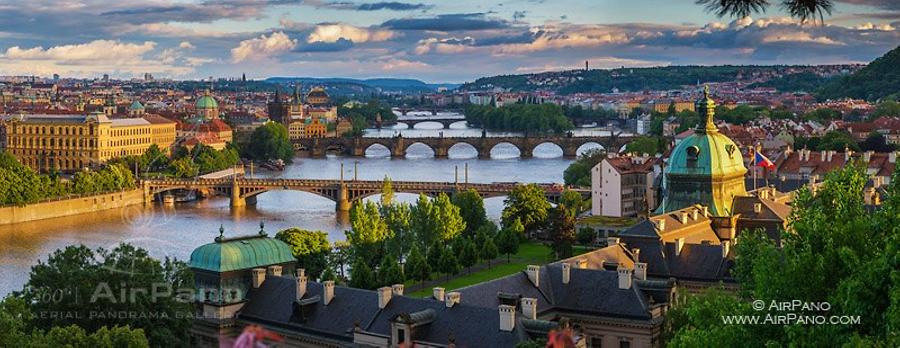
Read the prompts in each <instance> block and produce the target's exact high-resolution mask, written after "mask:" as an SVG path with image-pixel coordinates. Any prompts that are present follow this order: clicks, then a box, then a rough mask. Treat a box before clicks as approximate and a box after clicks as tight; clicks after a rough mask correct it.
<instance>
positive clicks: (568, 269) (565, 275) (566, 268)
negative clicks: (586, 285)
mask: <svg viewBox="0 0 900 348" xmlns="http://www.w3.org/2000/svg"><path fill="white" fill-rule="evenodd" d="M571 274H572V265H570V264H569V263H566V262H563V264H562V282H563V284H569V277H570V276H571Z"/></svg>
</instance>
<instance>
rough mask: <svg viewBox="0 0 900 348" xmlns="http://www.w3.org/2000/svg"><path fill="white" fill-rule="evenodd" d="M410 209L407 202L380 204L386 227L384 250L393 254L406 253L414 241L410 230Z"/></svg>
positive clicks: (401, 255)
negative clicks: (386, 234)
mask: <svg viewBox="0 0 900 348" xmlns="http://www.w3.org/2000/svg"><path fill="white" fill-rule="evenodd" d="M411 214H412V212H411V209H410V206H409V204H407V203H401V204H391V205H387V206H385V205H382V206H381V215H382V219H384V223H385V224H386V225H387V228H388V237H387V240H385V251H387V252H389V253H392V254H394V255H400V257H401V258H402V257H403V255H406V252H407V251H408V250H409V249H410V247H411V245H412V242H413V241H414V237H415V236H414V235H413V233H412V231H411V223H412V222H411V219H412V218H411Z"/></svg>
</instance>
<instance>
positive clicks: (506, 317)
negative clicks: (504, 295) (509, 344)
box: [498, 305, 516, 332]
mask: <svg viewBox="0 0 900 348" xmlns="http://www.w3.org/2000/svg"><path fill="white" fill-rule="evenodd" d="M498 310H499V311H500V331H507V332H509V331H512V330H513V329H515V328H516V307H515V306H510V305H500V307H498Z"/></svg>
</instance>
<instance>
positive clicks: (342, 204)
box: [335, 184, 353, 212]
mask: <svg viewBox="0 0 900 348" xmlns="http://www.w3.org/2000/svg"><path fill="white" fill-rule="evenodd" d="M352 207H353V204H352V203H350V192H349V191H348V190H347V184H341V188H340V189H339V190H338V199H337V204H336V207H335V210H337V211H339V212H349V211H350V208H352Z"/></svg>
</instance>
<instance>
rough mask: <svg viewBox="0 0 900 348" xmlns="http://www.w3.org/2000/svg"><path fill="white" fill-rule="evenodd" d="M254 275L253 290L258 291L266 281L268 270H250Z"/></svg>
mask: <svg viewBox="0 0 900 348" xmlns="http://www.w3.org/2000/svg"><path fill="white" fill-rule="evenodd" d="M250 272H251V274H252V278H251V281H252V282H253V288H254V289H258V288H259V287H260V285H262V283H263V282H264V281H265V280H266V269H265V268H254V269H252V270H250Z"/></svg>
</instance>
